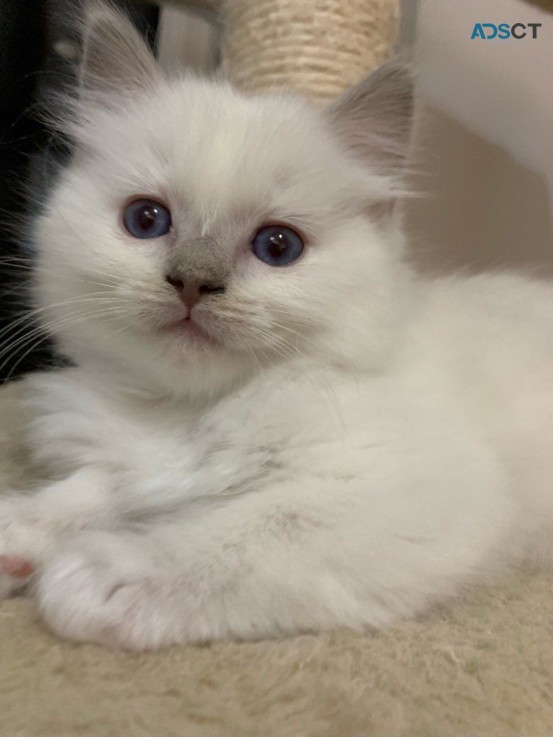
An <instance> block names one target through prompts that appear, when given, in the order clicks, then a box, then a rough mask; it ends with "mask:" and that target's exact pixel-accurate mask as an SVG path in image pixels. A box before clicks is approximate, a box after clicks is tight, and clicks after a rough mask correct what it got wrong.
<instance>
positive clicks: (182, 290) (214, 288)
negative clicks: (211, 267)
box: [165, 274, 225, 308]
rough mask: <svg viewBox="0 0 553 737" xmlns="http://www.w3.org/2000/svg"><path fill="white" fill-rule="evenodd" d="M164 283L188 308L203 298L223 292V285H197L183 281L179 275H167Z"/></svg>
mask: <svg viewBox="0 0 553 737" xmlns="http://www.w3.org/2000/svg"><path fill="white" fill-rule="evenodd" d="M165 281H166V282H167V283H168V284H170V285H171V286H172V287H173V288H174V289H175V290H176V291H177V293H178V295H179V297H180V299H181V300H182V301H183V302H184V304H185V305H186V306H187V307H189V308H190V307H194V305H195V304H197V303H198V302H199V301H200V299H201V298H202V297H203V296H206V295H208V294H223V293H224V291H225V286H224V285H223V284H197V283H196V282H193V281H190V280H185V279H183V278H182V276H180V275H179V274H167V275H166V276H165Z"/></svg>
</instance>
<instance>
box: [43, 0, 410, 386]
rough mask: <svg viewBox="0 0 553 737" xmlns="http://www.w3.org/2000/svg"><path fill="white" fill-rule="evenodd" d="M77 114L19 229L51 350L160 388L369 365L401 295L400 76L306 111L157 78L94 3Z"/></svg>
mask: <svg viewBox="0 0 553 737" xmlns="http://www.w3.org/2000/svg"><path fill="white" fill-rule="evenodd" d="M75 110H76V113H75V115H74V116H72V118H71V120H70V122H69V123H67V125H68V127H69V129H70V132H71V134H72V136H74V138H75V139H76V153H75V155H74V156H73V159H72V161H71V163H70V164H69V166H68V167H67V168H66V170H65V171H64V173H63V174H62V176H61V178H60V181H59V183H58V184H57V186H56V188H55V191H54V192H53V193H52V195H51V197H50V200H49V203H48V205H47V207H46V208H45V211H44V213H43V214H42V215H41V216H40V217H39V218H38V220H37V223H36V227H35V230H34V239H35V243H36V248H37V251H38V265H37V290H36V291H37V295H38V302H39V307H40V308H42V314H43V315H44V316H45V319H44V323H45V324H46V325H48V329H49V330H50V332H51V333H53V334H54V335H55V336H56V339H57V340H58V342H59V345H60V347H61V349H62V351H64V352H65V353H66V354H68V355H69V356H70V357H71V358H73V359H75V360H76V361H77V362H83V363H84V362H87V361H88V362H96V363H98V362H104V363H105V364H106V365H107V364H108V363H109V364H111V365H112V366H113V367H116V368H117V370H118V371H120V374H121V376H122V377H123V378H126V379H127V380H128V381H129V382H131V383H132V382H136V381H138V382H139V383H141V384H142V385H144V386H150V387H152V388H156V389H157V390H161V391H164V392H173V393H176V394H187V393H188V394H199V393H200V394H201V393H203V392H216V391H218V390H219V389H220V388H222V387H224V386H226V385H228V384H229V383H230V382H232V381H234V380H236V378H237V377H239V376H244V375H245V374H247V372H249V371H255V370H257V369H259V368H261V369H263V367H264V366H265V365H267V364H272V363H274V362H276V361H287V360H291V359H293V358H294V357H295V356H313V357H314V358H315V360H316V361H319V362H321V363H324V362H329V363H337V364H341V365H344V366H348V367H352V368H361V369H363V368H371V367H373V366H375V365H376V364H377V363H378V362H379V361H381V360H382V356H383V355H384V354H385V352H386V351H387V350H388V347H389V344H390V341H391V340H392V337H391V336H392V335H393V333H394V327H395V324H396V322H397V315H398V303H399V302H400V301H401V297H402V290H403V286H402V281H401V273H402V267H401V253H400V251H401V243H400V238H399V235H398V234H397V232H396V229H395V228H394V227H393V226H392V219H391V217H390V213H389V209H390V204H391V203H392V201H393V199H394V198H395V197H396V196H397V193H398V189H399V179H400V173H401V168H402V162H403V158H404V154H405V150H406V147H407V136H408V130H409V118H410V112H411V85H410V80H409V77H408V75H407V73H406V72H405V71H404V70H403V69H402V68H401V66H399V65H397V64H393V63H392V64H389V65H386V66H385V67H383V68H382V69H381V70H379V71H378V72H377V73H375V74H374V75H372V76H371V77H370V78H369V79H368V80H367V81H366V82H364V83H362V84H361V85H359V86H358V87H356V88H354V89H353V90H351V91H350V92H349V93H347V94H346V95H345V96H344V97H343V98H342V99H340V100H338V101H337V102H336V103H335V104H334V105H332V106H331V108H329V109H326V110H323V111H319V110H316V109H314V108H312V107H310V106H309V105H308V104H307V103H306V102H304V101H302V100H301V99H296V98H295V97H293V96H285V95H278V94H267V95H259V96H247V95H243V94H241V93H239V92H237V91H235V90H234V89H232V88H231V87H230V86H229V85H228V84H226V83H224V82H217V81H206V80H198V79H194V78H191V77H187V76H184V77H177V78H174V77H173V78H170V77H167V76H165V75H164V74H163V73H162V71H161V70H160V69H159V67H158V66H157V64H156V62H155V60H154V58H153V57H152V56H151V54H150V52H149V50H148V49H147V47H146V46H145V44H144V42H143V41H142V39H141V38H140V36H139V35H138V33H137V32H136V31H135V30H134V29H133V27H132V26H131V25H130V23H129V22H128V21H127V20H126V19H125V18H124V17H123V16H121V15H119V14H118V13H116V12H115V11H113V10H112V9H110V8H108V7H106V6H102V5H100V6H95V7H94V8H93V9H92V10H91V11H90V13H89V15H88V20H87V24H86V28H85V36H84V54H83V62H82V67H81V76H80V94H79V101H78V103H77V105H76V108H75Z"/></svg>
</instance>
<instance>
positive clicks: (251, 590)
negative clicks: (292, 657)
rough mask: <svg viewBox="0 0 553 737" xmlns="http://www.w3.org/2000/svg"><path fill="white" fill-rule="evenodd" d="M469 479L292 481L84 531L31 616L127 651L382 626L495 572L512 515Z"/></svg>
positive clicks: (60, 558) (493, 481) (51, 574)
mask: <svg viewBox="0 0 553 737" xmlns="http://www.w3.org/2000/svg"><path fill="white" fill-rule="evenodd" d="M465 471H466V468H465V469H464V468H462V467H459V468H457V469H455V473H456V476H455V477H450V478H449V479H448V480H447V481H446V482H442V483H440V484H439V485H437V484H432V478H431V476H430V475H425V476H423V477H422V481H424V483H425V484H426V485H425V486H424V487H421V488H419V489H416V488H413V486H412V484H409V483H406V484H402V488H396V489H393V488H387V483H388V482H387V479H385V478H381V479H380V482H379V483H380V485H379V487H378V488H376V489H375V490H374V492H371V490H370V489H367V488H362V487H360V486H359V485H357V488H355V486H354V487H353V488H351V485H348V484H347V483H346V484H343V485H342V486H341V487H340V486H339V484H337V482H336V481H334V482H333V483H332V484H331V485H330V484H328V483H324V482H320V483H319V482H317V484H316V485H314V484H313V480H312V479H311V480H310V481H311V489H309V488H308V484H309V480H306V481H305V484H304V485H303V486H302V484H301V483H300V481H298V482H296V483H294V484H290V485H289V488H286V489H283V488H282V486H279V487H275V488H273V489H270V490H269V489H268V490H267V491H266V492H259V493H257V494H253V495H251V496H246V497H244V498H239V499H237V500H234V501H233V502H231V503H229V504H228V505H223V506H220V507H218V508H215V509H213V510H212V511H210V512H209V513H208V514H202V515H200V516H198V515H197V513H196V515H195V517H193V518H190V516H186V517H185V516H184V515H183V516H181V518H180V519H174V520H172V521H171V522H166V523H164V524H158V525H155V526H151V527H149V528H143V529H142V530H134V531H130V530H127V531H121V533H120V534H116V533H115V532H96V531H89V532H86V531H85V532H83V533H80V534H78V535H75V536H74V537H73V539H72V540H70V541H68V542H67V543H66V544H65V545H62V546H60V547H59V548H58V550H57V551H55V553H54V555H53V556H52V558H51V559H50V561H49V562H48V563H47V564H46V566H45V567H44V570H43V572H42V574H41V575H40V576H39V577H38V580H37V587H36V596H37V600H38V604H39V608H40V611H41V612H42V614H43V616H44V618H45V620H46V621H47V623H48V624H49V625H50V627H51V628H52V629H53V630H54V631H55V632H57V633H58V634H59V635H60V636H62V637H68V638H70V639H75V640H81V641H96V642H101V643H104V644H111V645H117V646H121V647H125V648H130V649H145V648H157V647H162V646H166V645H170V644H172V643H179V642H203V641H209V640H217V639H225V638H238V639H252V638H260V637H271V636H275V635H281V634H294V633H299V632H306V631H318V630H323V629H327V628H331V627H336V626H348V627H355V628H362V627H366V626H373V627H379V626H384V625H386V624H388V623H389V622H391V621H393V620H394V619H397V618H400V617H402V616H410V615H412V614H414V613H415V612H417V611H419V610H420V609H422V608H423V607H424V606H426V605H427V604H428V603H431V602H432V601H435V600H436V599H438V598H443V597H444V596H447V595H449V594H451V593H453V592H454V591H455V590H456V589H457V588H458V586H459V585H460V584H462V583H465V582H466V581H467V580H470V579H471V577H472V576H473V575H477V576H478V577H481V576H482V575H486V574H488V573H489V572H490V571H491V570H493V565H492V561H493V555H494V553H495V550H496V548H497V546H498V541H501V540H503V539H504V536H505V534H506V530H507V529H508V527H509V524H510V519H511V508H510V507H509V506H508V505H506V504H504V503H503V500H504V499H505V495H504V494H502V489H501V485H500V484H501V480H499V479H498V478H497V477H495V476H494V474H493V473H492V474H490V473H483V474H477V475H478V477H479V478H478V479H473V480H474V481H477V480H478V481H479V483H478V484H476V483H474V484H473V485H471V486H470V487H469V486H466V481H467V478H466V476H467V474H466V473H465ZM469 471H470V469H469ZM425 472H426V470H425V469H423V473H425ZM468 475H469V476H470V475H471V473H470V472H469V474H468ZM434 482H436V479H434ZM446 483H448V484H449V487H450V489H449V491H450V492H451V495H449V496H448V495H446V494H444V488H445V484H446ZM306 487H307V488H306ZM440 500H441V501H440ZM437 502H439V503H440V506H439V508H438V507H436V503H437ZM421 509H422V510H424V512H423V515H422V517H421V514H420V512H421ZM193 514H194V513H193V511H192V512H191V513H190V515H193Z"/></svg>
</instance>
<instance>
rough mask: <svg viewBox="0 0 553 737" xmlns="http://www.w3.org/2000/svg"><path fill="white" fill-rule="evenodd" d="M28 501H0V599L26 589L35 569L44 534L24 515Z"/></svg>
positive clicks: (10, 499)
mask: <svg viewBox="0 0 553 737" xmlns="http://www.w3.org/2000/svg"><path fill="white" fill-rule="evenodd" d="M26 502H27V500H26V499H25V498H23V497H18V496H6V497H4V498H2V499H0V600H1V599H4V598H6V597H8V596H10V595H11V594H12V593H14V592H15V591H17V590H18V589H20V588H22V587H23V586H25V585H26V584H27V583H28V582H29V580H30V578H31V576H32V575H33V573H34V570H35V562H36V560H37V558H38V554H39V550H40V549H42V547H43V545H44V535H43V533H42V531H41V530H39V529H38V525H37V524H36V523H34V522H36V521H34V520H33V519H32V518H31V517H30V516H29V515H28V514H27V506H28V505H27V503H26Z"/></svg>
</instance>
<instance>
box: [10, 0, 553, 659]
mask: <svg viewBox="0 0 553 737" xmlns="http://www.w3.org/2000/svg"><path fill="white" fill-rule="evenodd" d="M410 107H411V96H410V84H409V80H408V78H407V75H406V74H405V73H404V72H403V71H402V70H401V68H400V67H399V66H397V65H394V64H392V65H388V66H386V67H385V68H383V69H382V70H381V71H379V72H378V73H376V74H375V75H373V77H371V78H370V79H369V80H368V81H367V82H365V83H363V84H362V85H360V86H359V87H358V88H356V89H355V90H353V91H352V92H350V93H349V94H347V95H346V96H345V97H344V98H343V99H342V100H340V101H339V102H338V103H337V104H336V105H334V106H333V108H332V109H331V110H327V111H324V112H322V113H319V112H316V111H314V110H312V109H311V108H310V107H309V106H308V105H307V104H305V103H303V102H302V101H300V100H297V99H294V98H289V97H286V96H279V95H266V96H258V97H249V96H244V95H241V94H239V93H238V92H236V91H234V90H232V89H231V88H230V87H229V86H228V85H226V84H224V83H219V82H208V81H199V80H196V79H191V78H179V79H167V78H164V77H163V76H162V74H161V72H160V71H159V70H158V68H157V67H156V65H155V62H154V60H153V58H152V57H151V56H150V55H149V52H148V51H147V49H146V47H145V46H144V44H143V42H142V41H141V39H140V38H139V36H138V34H137V33H136V32H134V31H133V30H132V28H131V27H130V25H129V24H128V23H127V21H126V20H124V19H123V18H122V17H121V16H118V15H117V14H115V13H114V12H113V11H112V10H110V9H107V8H102V7H97V8H96V9H95V10H93V11H92V12H91V13H90V15H89V19H88V25H87V29H86V43H85V58H84V63H83V68H82V79H81V95H80V102H79V104H78V106H77V113H76V117H75V119H72V121H71V122H70V123H68V126H69V127H70V129H71V132H72V134H73V135H74V136H76V138H77V141H78V147H77V152H76V155H75V156H74V158H73V160H72V162H71V164H70V165H69V166H68V168H67V170H66V171H65V172H64V174H63V175H62V177H61V181H60V182H59V184H58V185H57V187H56V188H55V191H54V192H53V193H52V196H51V198H50V201H49V204H48V206H47V207H46V209H45V211H44V213H43V214H42V215H41V216H40V217H39V218H38V220H37V222H36V226H35V231H34V239H35V243H36V247H37V250H38V264H37V274H36V294H37V299H38V303H39V306H40V308H41V310H42V312H41V313H40V314H42V315H43V321H44V324H45V325H47V327H48V329H49V330H50V332H51V333H53V334H54V336H55V338H56V340H57V342H58V344H59V347H60V349H61V351H62V352H63V353H65V354H66V355H67V356H69V357H70V358H71V359H72V360H73V361H74V363H75V365H76V367H75V368H68V369H64V370H60V371H55V372H52V373H48V374H42V375H39V376H35V377H32V378H30V379H28V380H27V382H28V391H29V395H30V397H31V398H30V405H31V407H32V409H33V411H34V413H35V415H36V420H35V421H34V423H33V425H32V428H31V430H30V441H31V443H32V446H33V448H34V452H35V455H36V457H37V459H39V460H41V461H42V462H46V463H48V464H49V466H50V468H51V471H52V473H53V474H54V476H53V477H54V478H57V479H58V480H56V481H53V482H52V483H51V484H50V485H49V486H48V487H47V488H44V489H42V490H41V491H39V492H38V493H34V494H26V495H21V494H19V495H18V494H13V495H10V496H9V497H8V498H5V499H4V500H3V501H2V502H1V503H0V553H2V554H3V556H4V557H3V558H2V565H3V570H4V573H3V574H1V577H0V588H2V590H3V591H4V593H7V592H8V591H10V590H13V589H14V588H16V586H17V585H18V584H19V583H21V582H24V581H26V580H27V579H25V577H24V576H25V575H26V574H27V573H29V568H30V566H33V567H34V575H33V577H32V579H33V581H32V582H33V586H32V587H31V589H32V591H33V593H34V595H35V596H36V600H37V602H38V606H39V609H40V611H41V612H42V614H43V616H44V618H45V620H46V621H47V623H48V624H49V625H50V626H51V627H52V628H53V629H54V630H55V631H56V632H58V633H59V634H60V635H61V636H63V637H69V638H73V639H76V640H93V641H99V642H105V643H111V644H115V645H120V646H124V647H129V648H155V647H160V646H163V645H168V644H170V643H177V642H199V641H208V640H212V639H217V638H232V637H234V638H257V637H266V636H274V635H280V634H285V633H296V632H302V631H312V630H319V629H323V628H329V627H334V626H337V625H346V626H351V627H358V628H363V627H367V626H377V627H378V626H383V625H386V624H388V623H390V622H392V621H394V620H395V619H397V618H398V617H402V616H410V615H413V614H414V613H416V612H418V611H419V610H421V609H422V608H423V607H425V606H427V605H428V604H430V603H432V602H434V601H436V600H439V599H443V598H444V597H445V596H448V595H450V594H452V593H454V592H455V591H458V590H459V588H460V587H461V586H462V585H463V584H465V583H467V582H470V581H473V580H482V579H486V578H489V577H490V576H491V575H492V574H495V573H497V572H498V570H500V569H502V568H505V567H506V566H507V565H508V564H515V563H517V562H521V561H522V560H524V559H525V558H526V559H527V558H533V559H536V558H540V559H543V560H544V561H545V562H546V563H548V564H550V563H551V561H552V559H553V551H552V544H551V543H552V542H553V493H552V489H551V481H550V477H551V472H552V470H553V379H552V376H551V369H552V367H553V290H552V289H551V287H550V286H548V285H546V284H541V283H537V282H532V281H530V280H526V279H523V278H516V277H502V276H481V277H478V278H470V279H450V280H435V281H425V280H422V279H419V278H417V277H415V276H414V275H413V274H411V273H410V271H409V269H408V268H407V267H406V266H405V265H404V263H403V260H402V250H403V249H402V238H401V235H400V233H399V231H398V229H397V227H396V225H395V221H394V219H393V218H392V217H391V215H390V212H389V210H390V204H391V202H392V201H393V199H394V197H395V196H396V195H397V192H398V190H399V187H398V175H399V173H400V171H399V170H400V167H401V161H402V158H403V153H404V150H405V148H406V139H407V131H408V119H409V113H410ZM10 573H12V574H15V575H9V574H10Z"/></svg>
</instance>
